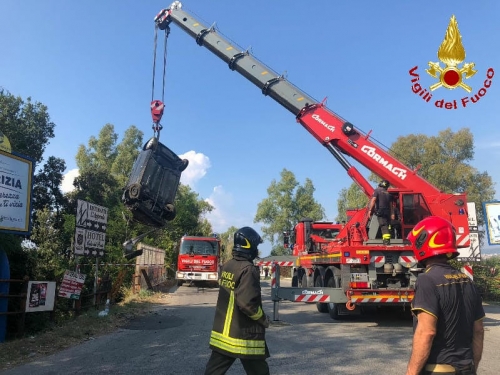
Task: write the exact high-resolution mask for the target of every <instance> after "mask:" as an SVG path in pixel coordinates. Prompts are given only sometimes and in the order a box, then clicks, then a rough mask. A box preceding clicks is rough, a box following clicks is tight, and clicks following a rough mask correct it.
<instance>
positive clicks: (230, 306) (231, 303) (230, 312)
mask: <svg viewBox="0 0 500 375" xmlns="http://www.w3.org/2000/svg"><path fill="white" fill-rule="evenodd" d="M233 311H234V290H231V292H230V293H229V303H228V304H227V311H226V319H225V320H224V329H223V330H222V334H223V335H224V336H227V337H229V329H230V328H231V321H232V320H233Z"/></svg>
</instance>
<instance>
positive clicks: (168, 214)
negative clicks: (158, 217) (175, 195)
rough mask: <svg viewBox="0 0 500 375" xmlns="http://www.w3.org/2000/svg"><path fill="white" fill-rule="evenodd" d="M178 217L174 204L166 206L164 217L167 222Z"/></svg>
mask: <svg viewBox="0 0 500 375" xmlns="http://www.w3.org/2000/svg"><path fill="white" fill-rule="evenodd" d="M176 215H177V211H176V209H175V206H174V205H173V204H170V203H169V204H166V205H165V212H164V213H163V217H164V218H165V220H168V221H170V220H174V219H175V216H176Z"/></svg>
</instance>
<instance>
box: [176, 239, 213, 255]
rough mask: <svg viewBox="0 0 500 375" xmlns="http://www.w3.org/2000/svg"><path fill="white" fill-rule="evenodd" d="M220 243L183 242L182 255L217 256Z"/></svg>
mask: <svg viewBox="0 0 500 375" xmlns="http://www.w3.org/2000/svg"><path fill="white" fill-rule="evenodd" d="M217 247H218V243H217V242H214V241H194V240H193V241H192V240H185V241H182V244H181V249H180V252H179V253H180V254H195V255H217Z"/></svg>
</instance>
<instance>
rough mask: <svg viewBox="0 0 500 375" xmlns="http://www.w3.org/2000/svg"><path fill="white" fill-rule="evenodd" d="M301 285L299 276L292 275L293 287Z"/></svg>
mask: <svg viewBox="0 0 500 375" xmlns="http://www.w3.org/2000/svg"><path fill="white" fill-rule="evenodd" d="M298 286H299V278H298V277H297V276H294V277H292V288H297V287H298Z"/></svg>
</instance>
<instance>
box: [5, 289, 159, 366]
mask: <svg viewBox="0 0 500 375" xmlns="http://www.w3.org/2000/svg"><path fill="white" fill-rule="evenodd" d="M165 301H166V300H165V294H164V293H161V292H160V293H152V292H147V291H141V292H140V293H138V294H132V293H131V292H127V293H125V298H124V300H123V301H122V302H120V303H118V304H114V305H111V308H110V311H109V314H108V315H107V316H105V317H99V316H98V314H99V311H98V310H94V309H90V310H88V311H86V312H84V313H82V314H81V315H79V316H77V317H75V318H72V319H68V320H65V321H63V322H60V323H54V324H53V325H52V326H51V327H50V328H49V329H48V330H46V331H45V332H43V333H40V334H37V335H33V336H27V337H24V338H21V339H17V340H12V341H7V342H4V343H2V344H0V371H2V370H6V369H9V368H12V367H15V366H17V365H20V364H23V363H27V362H31V361H34V360H36V359H38V358H40V357H45V356H48V355H50V354H54V353H57V352H59V351H61V350H63V349H67V348H70V347H72V346H75V345H78V344H80V343H82V342H84V341H87V340H92V339H94V338H95V337H98V336H101V335H104V334H107V333H111V332H113V331H115V330H116V329H117V328H118V327H120V326H121V325H123V324H124V323H126V322H127V321H129V320H130V319H133V318H135V317H137V316H139V315H142V314H143V313H144V312H146V311H150V310H151V309H152V308H153V307H154V306H155V305H158V304H164V303H165Z"/></svg>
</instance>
